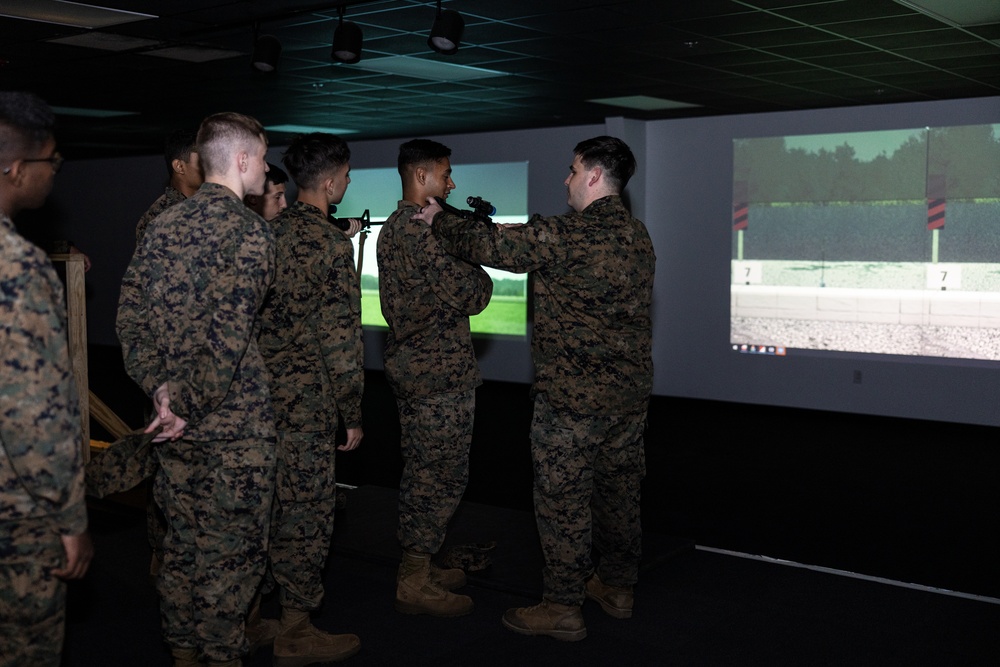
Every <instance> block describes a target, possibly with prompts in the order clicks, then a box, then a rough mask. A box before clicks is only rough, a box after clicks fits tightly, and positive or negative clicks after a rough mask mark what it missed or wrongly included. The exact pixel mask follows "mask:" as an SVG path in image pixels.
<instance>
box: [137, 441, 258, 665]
mask: <svg viewBox="0 0 1000 667" xmlns="http://www.w3.org/2000/svg"><path fill="white" fill-rule="evenodd" d="M155 451H156V453H157V461H158V463H159V466H160V469H159V471H158V473H157V475H156V480H155V482H154V487H153V493H154V495H155V498H156V502H157V504H158V505H159V506H160V507H161V508H162V509H163V513H164V515H165V516H166V518H167V524H168V528H167V535H166V538H165V539H164V542H163V569H162V570H161V571H160V576H159V579H158V580H157V589H158V590H159V593H160V615H161V617H162V621H163V636H164V640H165V641H166V642H167V644H168V645H170V646H171V647H176V648H195V649H199V650H200V651H202V652H203V653H204V655H205V657H206V658H208V659H209V660H217V661H222V662H224V661H227V660H233V659H235V658H238V657H240V656H241V655H243V654H245V653H246V652H247V650H248V649H249V644H248V643H247V641H246V637H245V628H244V620H245V617H246V614H247V611H248V608H249V606H250V602H251V600H252V599H253V597H254V594H255V593H256V591H257V588H258V586H259V584H260V581H261V579H262V577H263V575H264V571H265V568H266V566H267V544H268V530H269V524H270V518H271V502H272V497H273V494H274V468H275V444H274V441H273V439H259V440H237V441H213V442H192V441H187V440H178V441H176V442H164V443H160V444H158V445H156V446H155Z"/></svg>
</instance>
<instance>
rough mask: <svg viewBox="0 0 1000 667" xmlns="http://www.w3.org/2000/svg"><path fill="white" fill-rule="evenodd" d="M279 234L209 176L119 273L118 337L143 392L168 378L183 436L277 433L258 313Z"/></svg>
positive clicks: (154, 226)
mask: <svg viewBox="0 0 1000 667" xmlns="http://www.w3.org/2000/svg"><path fill="white" fill-rule="evenodd" d="M273 278H274V236H273V234H272V232H271V228H270V227H269V226H268V224H267V223H266V222H264V220H263V219H262V218H261V217H260V216H258V215H257V214H256V213H254V212H253V211H251V210H249V209H248V208H247V207H246V206H245V205H244V204H243V202H242V201H240V199H239V198H237V197H236V194H235V193H234V192H232V191H231V190H230V189H229V188H227V187H225V186H223V185H218V184H215V183H205V184H203V185H202V186H201V188H200V189H199V190H198V192H197V193H195V194H194V195H193V196H192V197H191V198H189V199H186V200H184V201H183V202H181V203H179V204H176V205H175V206H173V207H172V208H170V209H169V210H168V211H166V212H164V213H163V214H161V215H159V216H157V218H156V219H155V220H154V222H153V223H151V224H150V226H149V227H148V228H147V230H146V234H145V236H144V237H143V242H142V243H141V244H140V245H139V247H138V248H136V251H135V255H133V257H132V261H131V262H130V263H129V266H128V269H126V271H125V277H124V278H123V279H122V288H121V296H120V298H119V301H118V322H117V329H118V340H119V341H120V342H121V344H122V355H123V356H124V361H125V369H126V370H127V371H128V373H129V375H130V376H131V377H132V379H133V380H135V381H136V382H137V383H138V384H139V386H140V387H142V389H143V390H144V391H145V392H146V395H147V396H150V397H151V396H152V395H153V392H154V391H155V390H156V389H157V387H159V386H160V385H161V384H163V382H165V381H169V383H170V385H169V387H170V396H171V402H170V408H171V409H172V410H173V411H174V413H175V414H177V415H178V416H180V417H183V418H184V419H186V420H187V422H188V426H187V429H186V431H185V434H184V437H185V439H187V440H195V441H196V440H241V439H248V438H261V437H264V438H273V437H274V436H275V430H274V415H273V411H272V408H271V399H270V393H269V389H268V385H269V383H270V376H269V375H268V372H267V368H266V366H265V365H264V360H263V359H262V357H261V355H260V352H259V350H258V348H257V334H258V329H259V324H260V320H259V318H258V316H257V313H258V312H259V311H260V308H261V306H262V304H263V302H264V296H265V294H266V292H267V289H268V287H269V286H270V284H271V282H272V280H273Z"/></svg>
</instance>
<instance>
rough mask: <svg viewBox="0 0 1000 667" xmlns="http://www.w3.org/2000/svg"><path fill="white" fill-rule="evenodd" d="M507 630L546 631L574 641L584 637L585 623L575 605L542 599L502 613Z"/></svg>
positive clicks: (544, 633) (564, 639) (532, 633)
mask: <svg viewBox="0 0 1000 667" xmlns="http://www.w3.org/2000/svg"><path fill="white" fill-rule="evenodd" d="M503 624H504V627H506V628H507V629H508V630H513V631H514V632H516V633H518V634H521V635H546V636H548V637H554V638H555V639H558V640H560V641H565V642H575V641H580V640H581V639H585V638H586V637H587V627H586V626H585V625H584V623H583V614H582V613H581V612H580V607H579V606H578V605H568V604H559V603H558V602H549V601H548V600H542V602H541V604H536V605H535V606H534V607H517V608H514V609H508V610H507V611H506V612H504V615H503Z"/></svg>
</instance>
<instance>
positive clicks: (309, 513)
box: [268, 431, 337, 611]
mask: <svg viewBox="0 0 1000 667" xmlns="http://www.w3.org/2000/svg"><path fill="white" fill-rule="evenodd" d="M336 455H337V445H336V431H331V432H326V433H325V432H322V431H313V432H303V433H294V432H290V431H279V433H278V454H277V468H276V473H275V491H274V507H273V509H272V512H271V543H270V545H269V547H268V567H269V570H270V574H271V577H272V578H273V579H274V581H275V582H276V583H277V584H278V585H279V586H280V592H279V601H280V603H281V606H282V607H291V608H294V609H302V610H309V611H312V610H315V609H319V606H320V602H322V600H323V566H324V565H325V564H326V557H327V554H329V552H330V539H331V538H332V537H333V517H334V512H335V510H336V505H337V486H336V478H335V465H334V464H335V462H336Z"/></svg>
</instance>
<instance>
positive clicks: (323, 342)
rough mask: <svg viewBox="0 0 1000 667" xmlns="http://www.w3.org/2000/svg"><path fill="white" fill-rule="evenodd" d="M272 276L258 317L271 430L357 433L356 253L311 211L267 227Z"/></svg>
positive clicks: (360, 389)
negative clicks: (340, 427) (340, 423)
mask: <svg viewBox="0 0 1000 667" xmlns="http://www.w3.org/2000/svg"><path fill="white" fill-rule="evenodd" d="M271 224H272V226H273V228H274V234H275V239H276V248H277V249H276V252H277V259H276V262H277V266H278V272H277V275H276V276H275V279H274V286H273V287H272V291H271V294H270V296H268V299H267V303H266V305H265V307H264V311H263V313H262V314H261V320H262V328H261V335H260V348H261V353H262V354H263V355H264V359H265V361H266V363H267V367H268V369H269V370H270V373H271V377H272V378H273V380H272V383H271V400H272V402H273V403H274V410H275V418H276V423H277V427H278V428H279V429H280V430H283V431H285V430H290V431H297V432H302V431H336V430H337V413H338V411H339V413H340V414H341V415H342V416H343V420H344V424H345V426H346V427H347V428H358V427H360V426H361V395H362V394H363V393H364V343H363V340H362V335H361V287H360V285H359V284H358V277H357V273H356V272H355V269H354V246H353V245H352V244H351V241H350V239H348V238H347V237H346V236H344V234H343V233H342V232H341V231H340V230H339V229H337V228H336V227H334V226H333V225H332V224H331V223H330V222H328V221H327V220H326V219H325V216H324V215H323V212H322V211H320V210H319V209H318V208H316V207H315V206H313V205H311V204H306V203H304V202H296V203H294V204H292V206H290V207H289V208H287V209H285V211H283V212H282V213H281V215H279V216H278V217H277V218H275V219H274V220H273V221H272V222H271Z"/></svg>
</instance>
